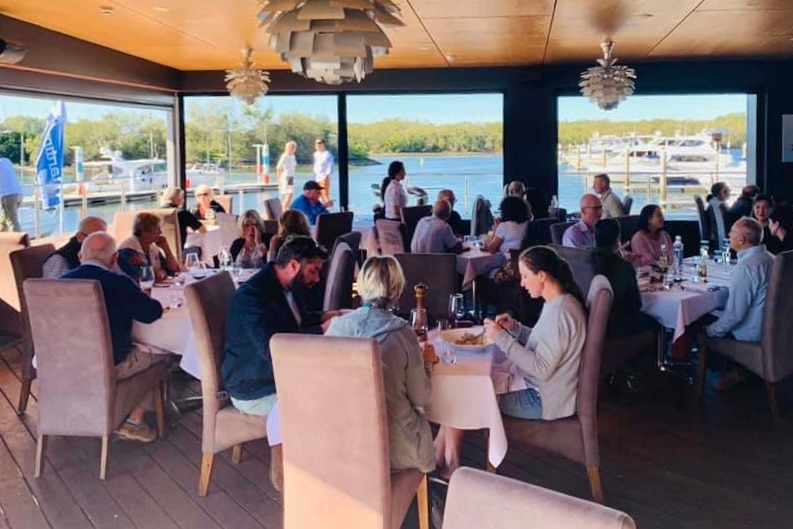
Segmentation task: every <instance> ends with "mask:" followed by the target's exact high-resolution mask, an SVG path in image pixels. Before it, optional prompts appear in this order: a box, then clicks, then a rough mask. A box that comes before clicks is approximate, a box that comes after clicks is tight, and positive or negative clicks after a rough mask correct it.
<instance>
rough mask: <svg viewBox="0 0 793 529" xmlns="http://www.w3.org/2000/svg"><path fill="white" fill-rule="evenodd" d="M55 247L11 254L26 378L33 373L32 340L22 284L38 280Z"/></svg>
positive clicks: (49, 245)
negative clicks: (17, 296)
mask: <svg viewBox="0 0 793 529" xmlns="http://www.w3.org/2000/svg"><path fill="white" fill-rule="evenodd" d="M54 251H55V247H54V246H53V245H51V244H44V245H41V246H31V247H29V248H22V249H21V250H15V251H13V252H11V255H10V256H9V257H10V259H11V267H12V268H13V269H14V281H15V283H16V286H17V293H18V294H19V306H20V309H21V313H22V338H23V340H24V342H23V346H24V350H23V354H24V357H23V359H22V370H23V372H26V373H25V374H26V375H27V376H26V378H27V379H30V378H32V375H33V373H34V372H35V371H34V370H33V364H32V362H33V340H32V339H31V337H30V313H29V312H28V305H27V301H26V300H25V290H24V288H23V286H22V285H23V284H24V282H25V281H26V280H27V279H40V278H41V276H42V268H43V266H44V261H46V260H47V257H49V256H50V255H51V254H52V252H54Z"/></svg>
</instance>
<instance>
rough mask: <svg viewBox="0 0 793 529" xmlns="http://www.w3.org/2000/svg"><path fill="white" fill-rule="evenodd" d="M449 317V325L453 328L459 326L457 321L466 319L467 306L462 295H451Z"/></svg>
mask: <svg viewBox="0 0 793 529" xmlns="http://www.w3.org/2000/svg"><path fill="white" fill-rule="evenodd" d="M447 316H448V318H449V325H450V326H451V327H452V328H454V327H456V326H457V320H460V319H462V318H464V317H465V305H464V300H463V295H462V294H450V295H449V310H448V312H447Z"/></svg>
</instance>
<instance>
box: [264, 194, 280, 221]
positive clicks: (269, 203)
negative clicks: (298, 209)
mask: <svg viewBox="0 0 793 529" xmlns="http://www.w3.org/2000/svg"><path fill="white" fill-rule="evenodd" d="M283 212H284V210H283V208H282V207H281V199H280V198H278V197H275V198H268V199H267V200H265V201H264V211H263V212H262V216H263V218H264V219H265V220H278V219H280V218H281V213H283Z"/></svg>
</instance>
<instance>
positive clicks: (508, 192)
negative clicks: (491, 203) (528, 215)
mask: <svg viewBox="0 0 793 529" xmlns="http://www.w3.org/2000/svg"><path fill="white" fill-rule="evenodd" d="M525 196H526V184H524V183H523V182H521V181H520V180H513V181H511V182H510V183H508V184H507V185H506V187H504V197H505V198H506V197H518V198H525Z"/></svg>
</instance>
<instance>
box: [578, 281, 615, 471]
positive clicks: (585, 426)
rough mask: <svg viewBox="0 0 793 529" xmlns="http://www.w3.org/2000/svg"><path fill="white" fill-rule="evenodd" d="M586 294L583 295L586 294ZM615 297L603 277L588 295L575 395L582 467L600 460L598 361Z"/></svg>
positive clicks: (601, 353)
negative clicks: (598, 439)
mask: <svg viewBox="0 0 793 529" xmlns="http://www.w3.org/2000/svg"><path fill="white" fill-rule="evenodd" d="M585 292H586V291H585ZM613 299H614V293H613V292H612V290H611V285H610V284H609V281H608V279H606V277H605V276H602V275H597V276H595V277H594V278H593V279H592V286H591V287H590V288H589V293H588V294H587V309H588V311H589V315H588V317H587V326H586V340H585V341H584V350H583V351H582V352H581V365H580V366H579V368H578V391H577V392H576V399H575V400H576V402H575V408H576V414H577V415H578V419H579V420H580V421H581V429H582V433H583V436H584V463H585V464H586V465H597V464H598V461H599V459H600V453H599V449H598V443H597V438H598V427H597V402H598V386H599V385H600V358H601V356H602V355H603V343H604V342H605V341H606V329H607V327H608V321H609V313H610V312H611V302H612V300H613Z"/></svg>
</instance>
